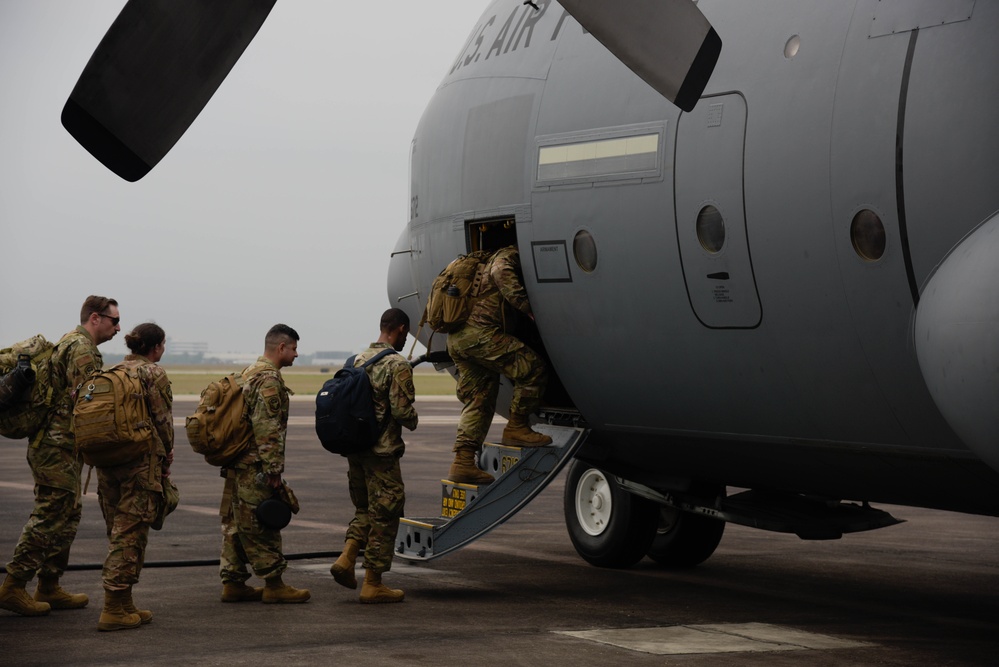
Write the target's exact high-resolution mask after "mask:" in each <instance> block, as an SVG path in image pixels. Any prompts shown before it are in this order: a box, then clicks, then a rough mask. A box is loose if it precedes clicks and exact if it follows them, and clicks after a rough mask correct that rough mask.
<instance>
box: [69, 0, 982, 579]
mask: <svg viewBox="0 0 999 667" xmlns="http://www.w3.org/2000/svg"><path fill="white" fill-rule="evenodd" d="M140 4H141V5H142V8H139V6H138V5H140ZM212 4H213V3H207V2H198V1H197V0H183V1H180V0H177V1H176V2H167V1H166V0H163V1H158V2H152V1H150V2H143V3H137V2H135V1H134V0H133V2H130V3H129V5H128V6H126V9H125V10H124V11H123V12H122V15H121V16H120V17H119V20H118V21H117V22H116V24H115V26H116V27H112V30H111V31H109V33H108V36H107V37H106V38H105V41H104V42H102V45H101V47H99V48H98V52H97V53H96V54H95V56H94V58H93V59H92V60H91V63H90V65H88V68H87V70H86V71H85V72H84V76H82V77H81V79H80V83H79V84H78V86H77V89H76V90H74V92H73V95H72V96H71V98H70V102H69V103H68V104H67V107H66V109H65V110H64V124H65V125H66V126H67V128H68V129H70V131H71V132H72V133H73V134H74V136H77V138H78V139H79V140H80V141H81V143H82V144H83V145H84V146H85V147H87V148H88V150H91V152H93V153H94V154H95V156H97V157H98V158H99V159H101V160H102V161H103V162H104V163H105V164H107V165H108V166H110V167H111V168H112V169H114V170H115V171H116V172H117V173H119V175H122V176H123V177H124V178H127V179H129V180H135V179H137V178H141V177H142V176H143V175H144V174H145V173H146V172H147V171H149V169H151V168H152V167H153V166H154V165H155V164H156V162H157V161H158V160H159V158H160V157H162V155H163V154H165V152H166V151H168V150H169V148H170V147H171V146H172V145H173V142H175V141H176V139H177V137H179V136H180V134H182V133H183V131H184V129H186V127H187V125H188V124H189V123H190V122H191V121H192V120H193V118H194V117H195V116H196V115H197V113H198V111H200V109H201V107H202V106H204V103H206V102H207V100H208V98H210V96H211V93H212V92H213V91H214V89H215V87H217V85H218V83H220V82H221V80H222V79H223V78H224V76H225V73H226V72H228V69H229V68H230V67H231V66H232V63H233V62H235V58H238V55H239V53H240V52H241V50H242V48H244V47H245V46H246V44H247V43H248V42H249V40H250V39H251V38H252V35H253V33H254V32H255V30H256V28H257V27H259V25H260V23H261V22H262V21H263V20H264V18H265V17H266V14H267V11H269V9H270V7H271V6H272V5H273V0H270V1H264V2H257V3H247V7H249V8H250V9H248V10H245V11H241V10H235V9H231V8H229V9H227V8H218V7H213V6H212ZM138 14H143V17H142V18H143V20H146V19H148V18H149V16H150V15H152V14H155V15H156V16H157V20H158V21H159V22H158V23H157V22H156V21H153V22H152V23H155V24H156V25H160V24H168V25H170V26H171V28H170V30H171V31H172V32H171V34H172V35H173V36H174V37H176V36H177V35H180V36H184V37H185V38H186V37H187V36H189V35H195V37H192V38H191V40H192V43H194V44H195V48H194V49H193V52H194V53H195V56H193V57H191V58H190V59H189V61H188V62H187V63H186V64H185V66H184V67H179V68H178V65H177V63H176V61H173V62H168V60H167V59H166V58H165V56H164V54H165V53H166V52H168V51H171V49H172V51H176V50H177V49H176V43H177V42H176V40H174V41H173V42H170V41H169V40H165V43H167V44H172V45H173V46H172V47H168V46H156V44H157V42H156V40H155V39H150V38H149V35H146V36H145V37H144V38H143V39H138V38H135V37H134V34H135V32H136V31H138V30H141V29H142V25H143V21H140V20H138V19H137V18H136V16H137V15H138ZM190 16H194V17H195V18H178V17H190ZM206 16H207V17H208V19H210V20H209V21H208V22H207V23H206V20H205V18H206ZM148 22H149V21H147V23H148ZM203 25H212V26H215V28H216V29H213V30H212V31H210V34H209V35H205V34H203V33H204V31H201V33H202V34H200V37H199V36H197V33H198V30H195V29H194V27H197V26H203ZM192 26H193V27H192ZM997 27H999V5H997V4H996V3H985V2H975V0H937V1H935V2H932V3H928V2H919V3H917V2H908V1H906V0H881V1H878V0H851V1H849V2H846V1H844V2H822V1H820V0H810V1H807V2H804V1H802V0H795V1H793V2H791V1H776V0H774V1H769V0H767V1H761V2H752V3H747V2H738V1H732V0H729V1H725V0H701V1H700V2H690V1H689V0H660V1H658V2H657V1H655V0H632V1H628V2H625V1H622V0H618V1H617V2H614V3H601V2H598V1H596V0H590V1H586V0H563V2H562V3H561V4H559V3H556V2H554V1H552V0H535V1H534V2H521V0H494V1H492V2H490V3H489V4H488V6H487V7H486V9H485V12H484V13H483V15H482V18H481V19H480V21H479V22H478V23H477V25H476V26H474V28H473V29H472V32H471V33H470V35H469V37H468V39H467V40H466V42H465V43H464V45H463V46H462V47H461V49H460V50H459V52H458V55H457V57H456V59H455V60H454V61H453V64H452V67H451V68H450V70H449V72H448V73H447V75H446V76H445V78H444V80H443V81H442V82H441V84H440V87H439V88H438V90H437V92H436V94H435V96H434V97H433V99H432V100H431V102H430V104H429V106H428V108H427V110H426V112H425V113H424V116H423V118H422V120H421V122H420V124H419V126H418V128H417V129H416V132H415V136H414V138H413V142H412V147H411V169H410V173H411V210H410V215H409V220H408V221H406V225H405V228H404V230H403V232H402V235H401V236H400V238H399V240H398V242H397V244H396V246H395V248H394V251H393V259H392V263H391V266H390V273H389V278H388V295H389V299H390V301H391V303H392V304H393V305H398V306H399V307H401V308H404V309H405V310H406V311H407V312H408V313H409V315H410V317H411V318H413V319H414V320H419V318H420V315H421V313H422V310H423V307H424V305H425V303H426V295H427V294H428V292H429V289H430V285H431V283H432V281H433V279H434V278H435V277H436V275H437V274H438V272H439V271H440V270H441V269H442V268H443V267H444V266H445V265H446V264H447V263H448V262H449V261H450V260H451V259H453V258H454V257H455V256H456V255H458V254H460V253H464V252H468V251H472V250H480V249H492V248H499V247H503V246H506V245H510V244H515V245H517V246H518V247H519V249H520V252H521V256H522V258H523V271H524V281H525V284H526V287H527V291H528V293H529V296H530V299H531V302H532V305H533V309H534V313H535V316H536V323H535V324H530V323H524V324H525V326H526V327H527V328H528V331H527V333H526V334H525V337H526V338H527V340H528V341H529V343H530V344H531V345H533V346H535V347H536V348H537V349H538V350H540V351H542V353H543V354H544V356H545V357H546V359H547V360H548V362H549V364H550V369H551V374H552V381H551V385H550V387H549V390H548V394H547V396H546V398H545V407H544V410H543V414H542V415H541V421H542V422H547V423H548V424H550V425H553V426H556V427H558V426H565V427H572V428H576V429H577V430H579V431H580V432H583V433H585V438H579V439H578V442H577V443H576V445H575V449H574V450H573V456H574V460H573V462H572V464H571V467H570V469H569V475H568V478H567V482H566V492H565V503H564V505H565V520H566V524H567V526H568V529H569V533H570V536H571V538H572V540H573V544H574V545H575V547H576V549H577V551H578V552H579V554H580V555H581V556H582V557H583V558H584V559H586V560H587V561H589V562H591V563H594V564H596V565H601V566H614V567H626V566H630V565H631V564H633V563H635V562H637V560H639V559H641V558H642V557H644V556H645V555H649V556H651V557H652V558H653V559H654V560H656V561H658V562H660V563H663V564H667V565H675V566H689V565H695V564H697V563H699V562H702V561H703V560H704V559H706V558H708V557H709V556H710V555H711V553H712V552H713V551H714V549H715V548H716V546H717V545H718V543H719V540H720V539H721V536H722V532H723V528H724V525H725V524H724V522H726V521H732V522H737V523H741V524H744V525H750V526H756V527H760V528H764V529H769V530H778V531H785V532H793V533H796V534H798V535H799V536H801V537H803V538H814V539H830V538H836V537H840V536H841V535H842V534H843V533H846V532H852V531H857V530H865V529H870V528H877V527H881V526H886V525H891V524H892V523H895V522H896V519H894V518H893V517H891V516H890V515H888V514H886V513H884V512H881V511H878V510H876V509H874V508H872V507H871V506H870V503H872V502H875V503H891V504H897V505H910V506H919V507H929V508H937V509H942V510H951V511H958V512H968V513H976V514H985V515H993V516H995V515H999V472H997V471H999V444H997V443H999V410H996V406H997V405H999V342H997V332H999V326H997V324H999V291H997V290H996V289H995V287H994V286H995V285H996V284H997V283H999V281H997V278H999V261H997V258H999V214H997V211H999V189H997V188H996V180H997V177H999V131H997V128H996V123H995V122H994V120H993V118H992V110H994V109H996V108H999V85H997V81H999V71H997V66H999V42H997V40H996V39H995V37H994V32H995V29H996V28H997ZM136 43H140V44H141V48H142V49H143V50H142V53H145V54H146V57H145V58H144V59H136V57H135V56H134V54H132V53H131V52H130V51H128V48H132V47H135V44H136ZM122 54H126V55H122ZM220 54H221V55H220ZM108 62H111V63H113V64H116V65H117V66H112V67H107V63H108ZM136 62H138V63H143V64H144V65H143V66H146V65H148V67H152V68H157V67H162V68H163V72H164V76H165V78H166V79H167V81H168V82H169V83H170V85H169V86H166V87H164V86H162V85H159V84H157V90H156V91H155V93H154V92H152V91H151V90H149V89H151V88H152V87H153V86H151V85H145V86H144V87H140V88H141V90H139V92H136V90H135V89H134V88H133V89H132V90H131V92H130V93H128V94H127V95H126V94H123V93H121V91H122V90H124V89H126V88H128V86H126V85H125V82H126V81H128V82H131V84H130V85H135V84H134V81H133V79H134V78H135V77H132V78H130V77H129V71H128V70H129V67H130V65H131V63H136ZM191 63H194V65H191ZM188 70H197V71H198V73H199V76H197V77H194V76H191V75H189V74H184V73H183V72H185V71H188ZM178 72H181V73H178ZM150 78H155V77H150ZM155 95H160V96H163V97H160V98H157V97H156V96H155ZM123 98H124V99H123ZM164 99H167V100H169V101H170V104H164V103H163V101H164ZM136 110H138V112H136ZM420 338H421V340H422V341H423V342H424V343H425V344H427V345H428V347H429V348H430V349H431V351H432V352H433V351H436V350H441V349H442V348H443V347H444V340H443V336H441V335H437V336H435V337H434V338H433V339H431V338H430V332H429V331H422V332H421V334H420ZM445 365H446V364H442V367H443V366H445ZM509 390H510V387H509V386H508V385H506V386H504V388H503V390H502V392H501V410H505V409H506V407H507V405H506V403H507V402H508V399H509ZM727 489H738V490H740V491H739V492H738V493H735V494H733V495H730V496H729V495H727Z"/></svg>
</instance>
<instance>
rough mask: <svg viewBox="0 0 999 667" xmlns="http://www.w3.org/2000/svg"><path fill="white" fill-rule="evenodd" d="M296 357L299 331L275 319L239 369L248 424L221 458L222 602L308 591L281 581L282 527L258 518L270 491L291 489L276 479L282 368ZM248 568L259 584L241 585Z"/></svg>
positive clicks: (295, 597)
mask: <svg viewBox="0 0 999 667" xmlns="http://www.w3.org/2000/svg"><path fill="white" fill-rule="evenodd" d="M296 357H298V332H296V331H295V330H294V329H292V328H291V327H289V326H288V325H286V324H275V325H274V326H273V327H271V329H270V330H269V331H268V332H267V335H266V336H265V338H264V354H263V355H262V356H261V357H260V358H259V359H257V361H256V363H254V364H253V365H251V366H250V367H248V368H247V369H246V370H244V371H243V373H242V377H243V378H244V379H245V384H244V385H243V387H242V391H241V392H240V393H241V395H242V396H243V397H244V400H245V404H246V411H247V416H248V419H249V424H250V435H249V438H248V443H249V446H248V447H247V449H246V450H245V452H244V453H242V454H241V455H238V456H237V457H236V458H235V460H231V461H229V462H228V463H226V464H225V467H224V468H223V471H224V472H225V477H226V482H225V490H224V491H223V496H222V507H221V514H222V557H221V567H220V571H219V575H220V577H221V579H222V601H223V602H252V601H263V602H264V603H268V604H269V603H288V602H291V603H295V602H305V601H307V600H308V599H309V597H310V593H309V591H308V590H306V589H304V588H303V589H299V588H293V587H292V586H289V585H287V584H285V583H284V581H283V580H282V575H283V573H284V571H285V570H286V569H287V567H288V562H287V561H286V560H285V558H284V555H283V554H282V553H281V532H280V528H276V527H274V526H272V525H269V523H268V522H267V521H265V520H263V519H262V518H261V514H260V513H259V512H258V510H259V509H260V507H261V506H262V505H263V504H264V503H265V502H266V501H269V500H272V499H273V498H274V497H275V496H280V497H282V498H286V499H287V500H288V501H290V503H289V504H291V505H292V506H291V511H293V512H294V511H297V507H295V506H294V505H295V501H294V496H293V494H291V493H290V491H289V490H288V489H287V487H286V485H285V483H284V481H283V480H282V479H281V476H282V474H283V473H284V470H285V436H286V435H287V431H288V407H289V394H290V393H291V391H290V390H289V389H288V387H287V386H286V385H285V383H284V379H283V378H282V377H281V369H282V368H285V367H288V366H291V365H292V364H293V363H294V362H295V358H296ZM247 565H249V566H250V568H252V570H253V574H255V575H257V576H258V577H260V578H261V579H263V580H264V583H265V586H264V587H262V588H261V587H251V586H247V585H246V581H247V580H248V579H249V578H250V572H249V571H248V570H247Z"/></svg>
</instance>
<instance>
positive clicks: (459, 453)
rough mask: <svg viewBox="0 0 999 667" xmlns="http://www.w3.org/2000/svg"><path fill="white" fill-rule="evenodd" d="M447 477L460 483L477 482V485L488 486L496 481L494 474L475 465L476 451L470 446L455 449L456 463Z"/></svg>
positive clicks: (452, 465)
mask: <svg viewBox="0 0 999 667" xmlns="http://www.w3.org/2000/svg"><path fill="white" fill-rule="evenodd" d="M447 478H448V479H449V480H451V481H452V482H458V483H459V484H475V485H476V486H486V485H488V484H492V483H493V482H494V481H496V480H494V479H493V476H492V475H490V474H489V473H487V472H486V471H485V470H482V469H481V468H479V466H477V465H475V451H474V450H473V449H470V448H468V447H462V448H460V449H456V450H455V451H454V463H452V464H451V469H450V470H448V473H447Z"/></svg>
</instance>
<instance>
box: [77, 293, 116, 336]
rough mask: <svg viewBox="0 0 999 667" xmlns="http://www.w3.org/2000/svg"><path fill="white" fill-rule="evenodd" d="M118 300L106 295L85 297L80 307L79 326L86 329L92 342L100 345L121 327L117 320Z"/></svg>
mask: <svg viewBox="0 0 999 667" xmlns="http://www.w3.org/2000/svg"><path fill="white" fill-rule="evenodd" d="M120 321H121V318H120V317H119V314H118V302H117V301H115V300H114V299H109V298H108V297H106V296H94V295H93V294H92V295H90V296H88V297H87V300H86V301H84V302H83V308H81V309H80V326H82V327H83V328H84V329H86V330H87V331H88V332H89V333H90V336H91V337H92V338H93V339H94V342H95V343H97V344H98V345H100V344H101V343H105V342H107V341H109V340H111V339H112V338H114V337H115V334H117V333H118V332H119V331H121V327H120V326H118V322H120Z"/></svg>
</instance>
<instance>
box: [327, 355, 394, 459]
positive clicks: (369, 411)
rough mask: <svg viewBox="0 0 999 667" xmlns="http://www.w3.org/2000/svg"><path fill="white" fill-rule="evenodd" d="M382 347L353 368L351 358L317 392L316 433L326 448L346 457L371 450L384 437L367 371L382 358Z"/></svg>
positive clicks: (352, 359) (352, 358)
mask: <svg viewBox="0 0 999 667" xmlns="http://www.w3.org/2000/svg"><path fill="white" fill-rule="evenodd" d="M395 353H396V352H395V350H383V351H381V352H379V353H378V354H376V355H375V356H373V357H371V358H370V359H368V360H367V361H366V362H364V363H363V364H361V365H360V366H358V367H357V368H354V359H355V358H356V356H357V355H355V356H353V357H351V358H350V359H348V360H347V362H346V363H345V364H344V365H343V368H341V369H340V370H338V371H337V372H336V374H335V375H334V376H333V377H332V378H331V379H329V380H327V381H326V382H325V383H323V388H322V389H320V390H319V393H318V394H316V435H318V436H319V442H320V443H322V445H323V447H324V448H325V449H326V451H329V452H333V453H334V454H340V455H341V456H347V455H348V454H356V453H357V452H362V451H364V450H366V449H370V448H371V447H373V446H374V445H375V443H376V442H377V441H378V438H379V436H381V431H382V429H381V428H380V427H379V424H378V420H377V419H376V418H375V404H374V401H373V400H372V398H371V381H370V380H369V379H368V374H367V372H366V371H365V370H364V369H365V368H367V367H368V366H370V365H371V364H373V363H375V362H377V361H378V360H379V359H381V358H382V357H384V356H386V355H389V354H395Z"/></svg>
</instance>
